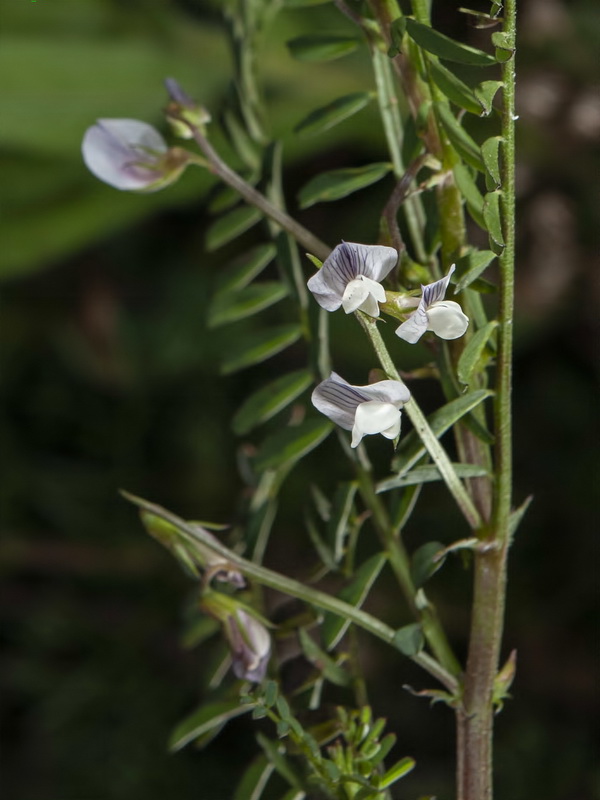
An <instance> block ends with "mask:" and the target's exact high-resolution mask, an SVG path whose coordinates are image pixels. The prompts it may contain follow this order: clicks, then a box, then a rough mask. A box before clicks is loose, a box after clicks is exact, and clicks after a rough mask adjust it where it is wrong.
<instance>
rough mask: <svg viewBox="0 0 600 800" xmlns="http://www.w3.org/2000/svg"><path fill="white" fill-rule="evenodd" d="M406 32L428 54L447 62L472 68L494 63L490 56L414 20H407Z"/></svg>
mask: <svg viewBox="0 0 600 800" xmlns="http://www.w3.org/2000/svg"><path fill="white" fill-rule="evenodd" d="M406 32H407V33H408V35H409V36H410V37H411V39H413V40H414V41H415V42H416V43H417V44H418V45H420V46H421V47H422V48H423V49H424V50H427V52H428V53H432V54H433V55H436V56H439V58H442V59H445V60H447V61H454V62H456V63H458V64H468V65H469V66H472V67H489V66H493V65H494V64H495V63H496V62H495V59H494V58H492V56H490V55H488V54H487V53H484V52H483V51H482V50H478V49H477V48H475V47H470V46H469V45H465V44H462V43H461V42H457V41H455V40H454V39H451V38H450V37H449V36H446V35H445V34H443V33H440V32H439V31H436V30H435V29H434V28H432V27H430V26H428V25H423V24H422V23H420V22H417V21H416V20H414V19H410V18H407V20H406Z"/></svg>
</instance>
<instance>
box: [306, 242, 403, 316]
mask: <svg viewBox="0 0 600 800" xmlns="http://www.w3.org/2000/svg"><path fill="white" fill-rule="evenodd" d="M397 262H398V253H397V252H396V250H394V248H393V247H384V246H383V245H368V244H356V243H355V242H342V243H341V244H338V245H337V247H336V248H335V249H334V250H333V251H332V252H331V254H330V255H329V257H328V258H327V259H326V260H325V262H324V264H323V266H322V267H321V269H320V270H319V271H318V272H317V273H316V274H315V275H313V276H312V278H310V279H309V281H308V284H307V285H308V288H309V289H310V291H311V292H312V293H313V295H314V297H315V300H316V301H317V303H318V304H319V305H320V306H321V308H324V309H325V310H326V311H337V309H338V308H339V307H340V306H341V307H342V308H343V309H344V311H345V312H346V314H351V313H352V312H354V311H364V312H365V314H369V316H371V317H378V316H379V303H385V290H384V288H383V286H382V285H381V281H383V280H384V279H385V278H386V277H387V276H388V275H389V273H390V272H391V271H392V270H393V269H394V267H395V266H396V264H397Z"/></svg>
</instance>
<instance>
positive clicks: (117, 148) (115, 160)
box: [81, 119, 189, 192]
mask: <svg viewBox="0 0 600 800" xmlns="http://www.w3.org/2000/svg"><path fill="white" fill-rule="evenodd" d="M81 150H82V154H83V160H84V162H85V165H86V166H87V168H88V169H89V170H90V172H92V173H93V174H94V175H95V176H96V177H97V178H99V179H100V180H101V181H104V183H108V184H109V185H110V186H114V187H115V189H121V190H123V191H138V192H154V191H156V190H157V189H162V188H163V187H164V186H167V185H168V184H169V183H172V182H173V181H174V180H176V179H177V178H178V177H179V175H180V173H181V171H182V170H183V169H184V167H185V166H186V164H187V163H188V160H189V154H188V153H187V152H186V151H185V150H182V149H181V148H171V149H169V148H168V147H167V144H166V142H165V140H164V139H163V137H162V136H161V134H160V133H159V132H158V131H157V130H156V129H155V128H153V127H152V125H148V124H147V123H145V122H141V121H140V120H137V119H100V120H98V122H97V123H96V124H95V125H92V127H91V128H88V129H87V131H86V132H85V135H84V137H83V143H82V147H81Z"/></svg>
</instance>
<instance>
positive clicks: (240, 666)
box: [223, 608, 271, 683]
mask: <svg viewBox="0 0 600 800" xmlns="http://www.w3.org/2000/svg"><path fill="white" fill-rule="evenodd" d="M223 626H224V630H225V636H226V637H227V641H228V642H229V647H230V648H231V657H232V659H233V672H234V674H235V675H236V677H238V678H244V680H247V681H254V682H255V683H260V681H262V680H263V678H264V677H265V674H266V671H267V664H268V663H269V657H270V655H271V635H270V633H269V631H268V630H267V629H266V627H265V626H264V625H263V623H262V622H260V620H258V619H257V618H256V617H253V616H252V615H251V614H248V612H247V611H244V609H243V608H238V609H237V611H235V612H234V613H233V614H232V615H231V616H229V617H227V618H226V619H225V621H224V623H223Z"/></svg>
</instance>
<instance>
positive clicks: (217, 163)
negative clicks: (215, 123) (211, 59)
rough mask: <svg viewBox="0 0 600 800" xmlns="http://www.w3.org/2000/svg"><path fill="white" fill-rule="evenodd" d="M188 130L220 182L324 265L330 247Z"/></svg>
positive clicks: (202, 137)
mask: <svg viewBox="0 0 600 800" xmlns="http://www.w3.org/2000/svg"><path fill="white" fill-rule="evenodd" d="M184 121H185V120H184ZM188 124H189V123H188ZM189 127H190V129H191V131H192V133H193V135H194V139H195V140H196V143H197V144H198V147H199V148H200V149H201V150H202V152H203V153H204V155H205V156H206V158H207V159H208V162H209V169H210V171H211V172H212V173H213V174H215V175H217V176H218V177H219V178H221V180H222V181H223V182H224V183H226V184H227V185H228V186H231V188H232V189H235V191H236V192H238V193H239V194H240V195H241V196H242V197H243V198H244V200H245V201H246V202H247V203H249V204H250V205H253V206H255V207H256V208H258V210H259V211H262V212H263V214H264V215H265V216H266V217H269V218H270V219H272V220H273V221H274V222H276V223H277V224H278V225H281V227H282V228H283V229H284V230H285V231H287V232H288V233H290V234H291V235H292V236H293V237H294V239H296V241H297V242H299V243H300V244H301V245H302V246H303V247H305V248H306V249H307V250H308V251H309V252H310V253H312V254H313V255H315V256H317V258H320V259H321V261H324V260H325V259H326V258H327V256H328V255H329V253H330V252H331V248H330V247H328V245H326V244H325V243H324V242H322V241H321V240H320V239H318V238H317V237H316V236H315V235H314V234H312V233H311V232H310V231H309V230H307V229H306V228H305V227H304V226H303V225H300V223H299V222H296V220H295V219H293V218H292V217H290V216H289V214H286V213H285V211H282V210H281V209H280V208H277V206H274V205H273V203H271V202H270V201H269V200H267V198H266V197H265V196H264V195H263V194H261V192H259V191H258V190H257V189H255V188H254V186H251V185H250V184H249V183H247V182H246V181H245V180H244V179H243V178H241V177H240V176H239V175H238V174H237V172H234V171H233V170H232V169H231V167H229V166H228V165H227V164H226V163H225V162H224V161H223V159H222V158H221V156H220V155H219V154H218V153H217V151H216V150H215V149H214V147H213V146H212V145H211V144H210V142H209V141H208V139H207V138H206V136H204V135H203V134H202V132H201V131H200V130H199V129H198V128H196V127H193V126H191V125H190V126H189Z"/></svg>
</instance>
